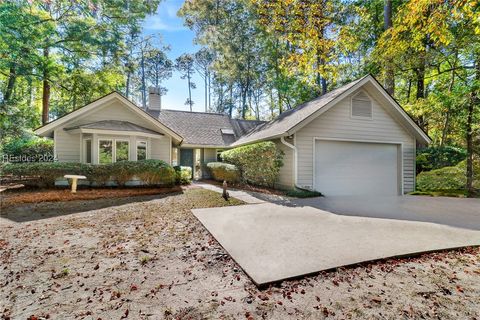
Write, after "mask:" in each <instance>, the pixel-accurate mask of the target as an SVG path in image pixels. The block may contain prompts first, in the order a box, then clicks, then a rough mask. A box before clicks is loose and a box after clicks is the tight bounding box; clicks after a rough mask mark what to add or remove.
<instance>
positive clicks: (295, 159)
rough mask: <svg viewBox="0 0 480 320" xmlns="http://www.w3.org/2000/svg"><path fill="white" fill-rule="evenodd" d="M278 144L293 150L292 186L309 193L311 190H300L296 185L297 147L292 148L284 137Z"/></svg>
mask: <svg viewBox="0 0 480 320" xmlns="http://www.w3.org/2000/svg"><path fill="white" fill-rule="evenodd" d="M280 142H281V143H283V144H284V145H286V146H287V147H289V148H290V149H292V150H293V164H294V165H293V177H294V178H293V179H294V182H293V186H294V187H295V188H297V189H300V190H305V191H311V190H308V189H305V188H302V187H300V186H299V185H298V178H297V172H298V170H297V147H296V146H294V145H293V144H291V143H289V142H287V141H285V136H282V137H281V138H280Z"/></svg>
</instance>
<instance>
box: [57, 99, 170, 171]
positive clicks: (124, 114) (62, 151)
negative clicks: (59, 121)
mask: <svg viewBox="0 0 480 320" xmlns="http://www.w3.org/2000/svg"><path fill="white" fill-rule="evenodd" d="M102 120H118V121H129V122H131V123H134V124H137V125H139V126H142V127H145V128H149V129H151V130H155V131H157V132H158V128H156V127H155V126H154V125H152V124H151V123H150V122H148V121H146V120H145V119H142V118H141V117H139V116H138V114H136V113H135V112H134V111H132V110H130V109H129V108H128V107H126V106H124V105H122V104H121V103H120V102H114V103H110V104H107V105H105V106H100V107H99V108H98V109H96V110H94V111H92V112H91V113H89V114H87V115H85V116H80V117H78V118H76V119H74V120H72V121H70V122H68V123H67V124H65V125H63V126H61V127H59V128H57V129H56V130H55V132H54V135H55V139H54V140H55V151H56V153H57V158H58V160H59V161H65V162H80V161H81V157H82V151H81V147H83V146H81V142H80V133H76V134H72V133H70V132H68V131H65V130H63V129H64V128H69V127H74V126H77V125H82V124H87V123H92V122H96V121H102ZM102 138H103V139H125V140H129V142H130V160H136V141H137V140H144V141H145V140H146V141H148V147H147V148H148V150H147V153H148V158H150V159H158V160H163V161H166V162H167V163H170V161H171V159H170V152H171V141H170V137H169V136H168V135H167V134H165V135H164V136H163V137H161V138H159V139H156V138H146V137H140V136H138V137H136V136H128V135H95V136H94V139H93V145H94V148H93V149H94V150H93V152H92V157H93V158H94V161H96V159H97V157H98V150H97V148H98V144H97V142H98V139H102Z"/></svg>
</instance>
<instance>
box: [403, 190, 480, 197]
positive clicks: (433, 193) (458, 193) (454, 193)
mask: <svg viewBox="0 0 480 320" xmlns="http://www.w3.org/2000/svg"><path fill="white" fill-rule="evenodd" d="M409 194H410V195H413V196H430V197H455V198H466V197H467V190H463V189H461V190H448V189H446V190H430V191H414V192H410V193H409ZM479 197H480V193H477V194H476V195H475V196H474V198H479Z"/></svg>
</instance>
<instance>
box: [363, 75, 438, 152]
mask: <svg viewBox="0 0 480 320" xmlns="http://www.w3.org/2000/svg"><path fill="white" fill-rule="evenodd" d="M371 82H372V84H373V85H374V86H375V87H376V88H377V89H378V91H380V92H381V93H382V95H383V96H384V97H385V98H386V99H387V100H388V101H389V102H390V104H391V105H392V106H393V107H394V108H395V110H396V111H397V112H398V113H399V114H400V115H401V116H402V117H403V119H404V120H406V121H407V123H408V124H409V125H410V126H411V128H413V129H414V130H415V132H416V133H417V134H418V136H419V137H421V138H422V139H423V142H425V143H427V144H429V143H431V142H432V139H430V137H429V136H428V135H426V134H425V132H423V131H422V130H421V129H420V128H419V127H418V125H417V124H416V123H415V122H414V121H413V120H412V118H410V117H409V116H408V114H407V113H406V112H405V110H403V108H402V107H401V106H400V105H399V104H398V102H397V101H395V100H394V99H393V98H392V97H391V96H390V95H389V94H388V93H386V92H385V89H383V88H382V87H381V86H380V85H379V84H378V82H377V81H375V80H371Z"/></svg>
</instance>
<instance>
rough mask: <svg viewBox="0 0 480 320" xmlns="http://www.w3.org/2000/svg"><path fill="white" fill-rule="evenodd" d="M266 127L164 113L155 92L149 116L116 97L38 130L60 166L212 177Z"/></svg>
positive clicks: (221, 117) (199, 114) (214, 116)
mask: <svg viewBox="0 0 480 320" xmlns="http://www.w3.org/2000/svg"><path fill="white" fill-rule="evenodd" d="M261 123H263V122H262V121H248V120H237V119H230V118H229V117H228V116H227V115H224V114H216V113H202V112H184V111H175V110H161V107H160V96H159V91H158V90H156V89H155V88H150V90H149V105H148V107H147V108H146V110H144V109H142V108H140V107H138V106H136V105H135V104H134V103H133V102H131V101H130V100H128V99H127V98H125V97H124V96H122V95H121V94H120V93H118V92H112V93H110V94H108V95H106V96H104V97H102V98H100V99H98V100H95V101H93V102H91V103H90V104H88V105H86V106H84V107H82V108H79V109H77V110H75V111H73V112H71V113H68V114H66V115H65V116H63V117H61V118H58V119H56V120H54V121H52V122H50V123H48V124H46V125H44V126H42V127H40V128H38V129H36V130H35V133H36V134H37V135H40V136H43V137H50V138H52V139H53V140H54V153H55V157H56V159H58V161H60V162H82V163H92V164H106V163H112V162H117V161H124V160H130V161H136V160H143V159H158V160H163V161H165V162H167V163H168V164H171V165H182V166H189V167H192V168H193V172H192V174H193V176H194V178H196V179H201V178H205V177H208V172H207V171H206V170H205V168H206V163H208V162H212V161H217V158H218V153H219V152H221V151H222V150H224V149H226V148H228V147H229V146H230V145H231V144H232V143H233V142H234V141H236V140H237V139H238V138H239V137H240V136H241V135H243V134H245V133H246V132H247V131H249V130H250V129H252V128H253V127H256V126H257V125H259V124H261Z"/></svg>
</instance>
